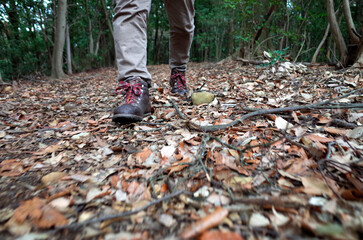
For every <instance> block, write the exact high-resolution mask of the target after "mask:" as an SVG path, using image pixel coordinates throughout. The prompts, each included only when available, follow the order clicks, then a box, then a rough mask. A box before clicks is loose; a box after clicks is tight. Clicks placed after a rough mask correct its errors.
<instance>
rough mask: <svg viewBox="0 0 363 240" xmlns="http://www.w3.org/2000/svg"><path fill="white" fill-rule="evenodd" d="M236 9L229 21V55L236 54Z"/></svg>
mask: <svg viewBox="0 0 363 240" xmlns="http://www.w3.org/2000/svg"><path fill="white" fill-rule="evenodd" d="M234 12H235V11H234V9H233V12H232V17H231V19H230V20H229V38H228V55H232V54H233V52H234Z"/></svg>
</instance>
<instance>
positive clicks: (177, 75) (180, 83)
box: [171, 71, 186, 90]
mask: <svg viewBox="0 0 363 240" xmlns="http://www.w3.org/2000/svg"><path fill="white" fill-rule="evenodd" d="M171 81H172V83H173V85H174V86H173V87H176V88H177V89H179V90H183V89H185V87H186V81H185V75H184V73H182V72H178V71H175V72H174V73H173V74H172V75H171ZM175 84H176V86H175Z"/></svg>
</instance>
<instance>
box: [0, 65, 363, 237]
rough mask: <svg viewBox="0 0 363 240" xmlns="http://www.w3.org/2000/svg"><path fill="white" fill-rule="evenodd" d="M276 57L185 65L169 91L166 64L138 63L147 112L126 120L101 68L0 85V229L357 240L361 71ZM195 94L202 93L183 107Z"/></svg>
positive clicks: (28, 233) (16, 233) (39, 233)
mask: <svg viewBox="0 0 363 240" xmlns="http://www.w3.org/2000/svg"><path fill="white" fill-rule="evenodd" d="M278 67H279V69H273V67H272V66H270V67H255V66H243V65H241V63H239V62H234V61H230V62H227V61H226V62H223V63H220V64H209V63H200V64H191V65H190V67H189V68H188V73H187V79H188V86H189V87H190V89H191V90H192V91H191V92H190V94H189V95H188V96H186V97H185V98H180V97H177V96H174V95H172V94H171V93H170V90H169V86H168V84H169V83H168V77H169V69H168V66H166V65H158V66H150V72H151V73H152V75H153V79H154V82H153V85H152V88H151V89H150V92H151V101H152V106H153V112H152V114H151V116H148V117H147V118H145V119H144V120H143V121H142V122H139V123H136V124H129V125H124V126H118V125H116V124H114V123H112V122H111V118H112V110H113V109H114V108H115V107H116V106H118V104H119V103H120V99H121V96H116V95H114V93H113V88H114V87H115V85H116V81H115V79H116V70H115V69H113V68H105V69H100V70H95V71H90V72H87V73H79V74H74V75H72V76H69V77H67V78H64V79H60V80H50V79H46V78H44V79H43V80H37V81H30V80H23V81H19V84H17V85H14V87H12V88H11V89H10V90H9V89H8V90H7V91H0V104H1V106H2V108H1V109H0V115H1V116H2V118H1V119H0V155H1V157H0V199H1V201H0V224H1V225H0V231H1V232H0V236H2V238H4V239H5V238H8V239H12V238H16V237H20V236H23V237H24V239H47V238H48V239H49V238H52V239H74V238H77V239H80V238H92V239H93V238H97V239H164V238H170V239H180V238H181V239H202V240H204V239H235V240H241V239H257V238H258V239H294V238H301V239H303V238H312V237H313V238H322V239H359V238H360V237H361V236H362V229H363V221H362V216H363V205H362V199H363V161H362V159H363V144H362V143H363V125H362V124H363V110H362V109H363V108H362V107H360V108H359V107H349V106H348V107H347V104H353V105H354V104H359V103H362V100H363V91H362V90H361V89H362V85H363V74H362V72H360V71H358V70H356V69H348V70H345V71H335V70H334V69H333V68H331V67H327V66H310V67H306V66H303V65H289V64H288V63H285V64H284V65H281V66H278ZM359 89H360V90H359ZM354 90H356V91H355V92H353V93H352V94H348V95H346V96H345V97H340V96H342V95H343V94H347V93H349V92H352V91H354ZM193 91H194V92H207V93H210V94H211V95H213V96H214V98H213V99H211V101H206V102H204V103H201V104H194V105H193V104H192V101H191V96H192V92H193ZM333 98H336V100H334V101H332V102H331V103H330V105H329V106H330V107H328V108H315V109H314V108H307V109H302V110H295V111H281V112H277V113H274V114H270V113H266V114H261V115H257V116H254V117H251V118H248V119H246V120H244V121H240V122H238V121H237V124H233V125H231V126H229V127H227V128H224V127H223V126H225V124H231V123H233V121H235V120H237V119H239V118H240V117H241V116H244V115H246V114H248V113H251V112H254V111H257V110H261V109H276V108H282V107H289V106H301V105H307V104H312V103H319V102H323V101H326V100H329V99H333ZM342 104H344V106H345V107H339V106H341V105H342ZM198 126H214V127H215V131H211V132H208V133H207V132H203V131H201V129H200V128H199V127H198ZM180 190H184V191H181V192H180V194H178V195H175V196H173V197H170V198H168V196H169V194H173V193H175V192H177V191H180ZM164 197H166V198H165V200H163V198H164ZM158 200H160V201H158ZM115 214H116V215H115ZM117 214H118V215H117ZM120 214H121V215H120ZM122 214H125V215H122ZM50 230H52V231H50Z"/></svg>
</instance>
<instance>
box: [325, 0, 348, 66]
mask: <svg viewBox="0 0 363 240" xmlns="http://www.w3.org/2000/svg"><path fill="white" fill-rule="evenodd" d="M326 8H327V12H328V20H329V23H330V30H331V32H332V35H333V38H334V42H335V44H336V45H337V47H338V50H339V54H340V62H341V64H342V65H343V66H344V67H345V66H346V63H347V53H348V50H347V45H346V44H345V42H344V38H343V35H342V32H341V31H340V28H339V25H338V22H337V18H336V16H335V11H334V1H333V0H326Z"/></svg>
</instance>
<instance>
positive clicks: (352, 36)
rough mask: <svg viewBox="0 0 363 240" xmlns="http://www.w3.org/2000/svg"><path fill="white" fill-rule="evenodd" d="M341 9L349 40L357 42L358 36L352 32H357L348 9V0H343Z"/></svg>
mask: <svg viewBox="0 0 363 240" xmlns="http://www.w3.org/2000/svg"><path fill="white" fill-rule="evenodd" d="M343 10H344V17H345V22H346V24H347V29H348V33H349V37H350V40H351V42H352V43H359V37H358V36H357V35H355V34H354V32H357V30H356V29H355V26H354V22H353V19H352V12H351V11H350V5H349V0H343Z"/></svg>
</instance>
